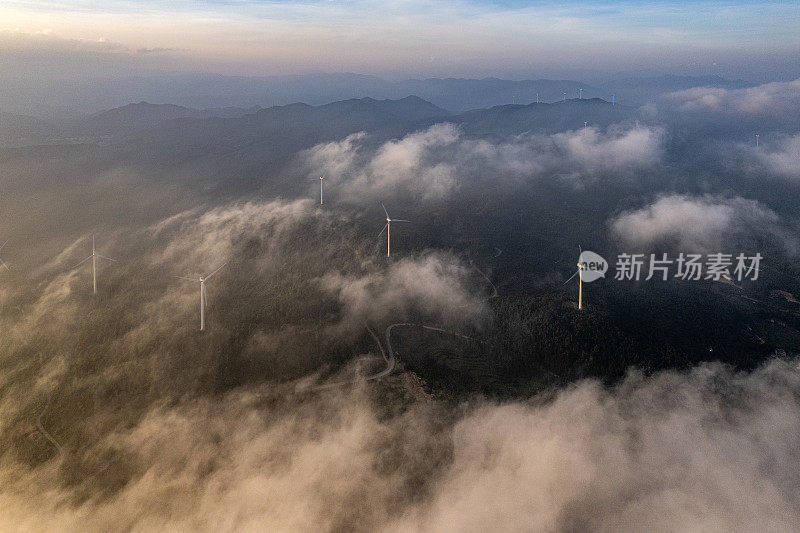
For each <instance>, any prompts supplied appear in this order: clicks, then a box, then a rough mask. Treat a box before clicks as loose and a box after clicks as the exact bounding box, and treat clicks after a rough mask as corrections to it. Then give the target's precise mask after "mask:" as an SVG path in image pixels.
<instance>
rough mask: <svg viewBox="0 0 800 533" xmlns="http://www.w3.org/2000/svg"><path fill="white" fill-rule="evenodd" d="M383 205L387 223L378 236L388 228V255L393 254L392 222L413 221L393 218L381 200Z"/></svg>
mask: <svg viewBox="0 0 800 533" xmlns="http://www.w3.org/2000/svg"><path fill="white" fill-rule="evenodd" d="M381 207H383V212H384V213H386V225H385V226H384V227H383V229H382V230H381V232H380V233H378V237H380V236H381V235H383V230H386V257H391V256H392V222H411V221H410V220H402V219H400V218H392V217H390V216H389V212H388V211H387V210H386V206H385V205H383V202H381Z"/></svg>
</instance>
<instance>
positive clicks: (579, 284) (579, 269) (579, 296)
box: [564, 246, 583, 310]
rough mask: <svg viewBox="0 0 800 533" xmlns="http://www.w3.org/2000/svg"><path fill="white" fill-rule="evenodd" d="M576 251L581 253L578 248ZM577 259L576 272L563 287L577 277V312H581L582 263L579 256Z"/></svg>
mask: <svg viewBox="0 0 800 533" xmlns="http://www.w3.org/2000/svg"><path fill="white" fill-rule="evenodd" d="M578 251H580V252H582V251H581V247H580V246H578ZM578 257H579V259H578V271H577V272H575V273H574V274H573V275H571V276H570V277H569V279H568V280H567V281H565V282H564V285H566V284H567V283H569V282H570V281H572V278H574V277H575V276H578V310H581V309H583V263H581V262H580V256H578Z"/></svg>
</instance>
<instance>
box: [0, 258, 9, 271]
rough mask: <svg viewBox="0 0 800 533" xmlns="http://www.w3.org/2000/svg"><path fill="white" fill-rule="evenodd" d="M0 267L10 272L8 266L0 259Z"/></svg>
mask: <svg viewBox="0 0 800 533" xmlns="http://www.w3.org/2000/svg"><path fill="white" fill-rule="evenodd" d="M0 266H2V267H3V268H5V269H6V270H11V268H9V266H8V265H7V264H6V262H5V261H3V260H2V259H0Z"/></svg>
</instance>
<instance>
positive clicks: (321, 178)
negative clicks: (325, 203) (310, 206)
mask: <svg viewBox="0 0 800 533" xmlns="http://www.w3.org/2000/svg"><path fill="white" fill-rule="evenodd" d="M323 181H325V176H320V177H319V205H322V182H323Z"/></svg>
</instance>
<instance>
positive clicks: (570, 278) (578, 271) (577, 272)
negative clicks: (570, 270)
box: [564, 269, 581, 285]
mask: <svg viewBox="0 0 800 533" xmlns="http://www.w3.org/2000/svg"><path fill="white" fill-rule="evenodd" d="M580 272H581V270H580V269H578V270H576V271H575V273H574V274H573V275H571V276H570V277H569V279H568V280H567V281H565V282H564V285H566V284H567V283H569V282H570V281H572V278H574V277H575V276H577V275H578V274H580Z"/></svg>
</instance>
